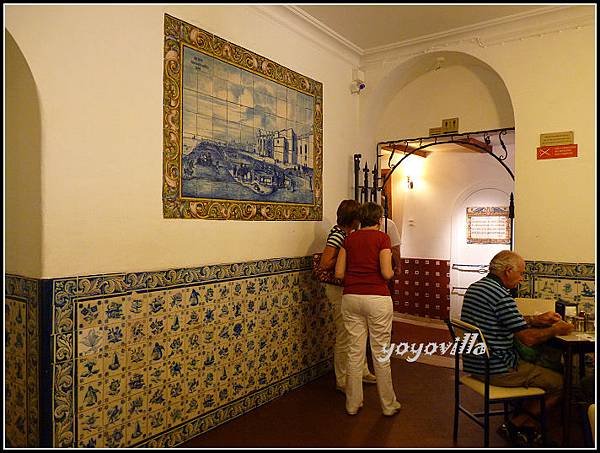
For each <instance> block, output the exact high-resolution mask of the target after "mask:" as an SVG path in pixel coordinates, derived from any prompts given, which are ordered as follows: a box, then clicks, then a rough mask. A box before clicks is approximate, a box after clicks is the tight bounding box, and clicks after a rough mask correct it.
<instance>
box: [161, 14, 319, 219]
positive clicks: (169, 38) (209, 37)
mask: <svg viewBox="0 0 600 453" xmlns="http://www.w3.org/2000/svg"><path fill="white" fill-rule="evenodd" d="M184 47H188V48H190V49H195V50H197V51H200V52H202V53H204V54H206V55H209V56H212V57H214V58H216V59H218V60H220V61H223V62H225V63H226V64H229V65H232V66H235V67H238V68H241V69H243V70H246V71H249V72H251V73H253V74H256V75H258V76H260V77H262V78H264V79H266V80H270V81H272V82H275V83H277V84H279V85H282V86H285V87H288V88H290V89H293V90H296V91H298V92H300V93H303V94H306V95H309V96H311V97H313V98H314V104H313V112H314V113H313V121H312V122H313V124H312V136H313V143H312V146H313V171H314V177H313V180H312V187H313V203H312V204H293V203H285V202H263V201H261V202H259V201H255V202H251V201H239V200H222V199H216V198H214V199H206V198H187V197H183V196H182V195H181V193H180V182H181V178H182V175H183V170H182V168H181V159H182V149H183V137H182V132H183V119H181V118H180V117H181V115H182V105H183V82H182V78H183V71H184V64H183V63H182V60H183V58H182V56H183V51H184ZM163 74H164V82H163V91H164V96H163V97H164V100H163V109H164V112H163V118H164V121H163V124H164V128H163V136H164V139H163V142H164V150H163V216H164V217H165V218H183V219H220V220H232V219H233V220H271V221H281V220H284V221H285V220H322V218H323V184H322V173H323V84H322V83H321V82H318V81H315V80H313V79H311V78H309V77H307V76H304V75H302V74H299V73H297V72H295V71H292V70H290V69H287V68H286V67H284V66H282V65H280V64H278V63H276V62H274V61H271V60H269V59H268V58H265V57H263V56H261V55H258V54H256V53H254V52H252V51H250V50H247V49H244V48H243V47H241V46H238V45H236V44H234V43H231V42H228V41H226V40H224V39H223V38H220V37H218V36H216V35H213V34H211V33H209V32H207V31H205V30H202V29H200V28H198V27H196V26H194V25H192V24H189V23H187V22H185V21H182V20H180V19H177V18H175V17H173V16H170V15H168V14H165V18H164V72H163Z"/></svg>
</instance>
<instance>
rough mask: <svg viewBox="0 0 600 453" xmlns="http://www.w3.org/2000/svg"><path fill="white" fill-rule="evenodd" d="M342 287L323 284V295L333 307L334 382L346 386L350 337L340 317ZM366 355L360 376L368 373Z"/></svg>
mask: <svg viewBox="0 0 600 453" xmlns="http://www.w3.org/2000/svg"><path fill="white" fill-rule="evenodd" d="M343 291H344V288H342V287H341V286H336V285H328V284H326V285H325V295H326V296H327V298H328V299H329V302H330V303H331V305H332V307H333V321H334V323H335V349H334V350H333V369H334V370H335V383H336V386H337V387H342V388H344V387H345V386H346V370H347V366H348V347H349V345H350V338H349V336H348V331H347V330H346V325H345V324H344V318H343V317H342V292H343ZM369 373H370V371H369V365H368V364H367V356H366V354H365V358H364V361H363V367H362V376H366V375H367V374H369Z"/></svg>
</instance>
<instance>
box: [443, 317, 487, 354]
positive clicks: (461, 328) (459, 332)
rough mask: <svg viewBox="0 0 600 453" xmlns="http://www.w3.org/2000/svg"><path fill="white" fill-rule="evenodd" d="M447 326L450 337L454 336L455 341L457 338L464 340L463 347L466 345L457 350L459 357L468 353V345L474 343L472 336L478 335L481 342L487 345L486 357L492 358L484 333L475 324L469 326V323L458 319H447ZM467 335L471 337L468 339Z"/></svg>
mask: <svg viewBox="0 0 600 453" xmlns="http://www.w3.org/2000/svg"><path fill="white" fill-rule="evenodd" d="M446 324H447V325H448V329H449V330H450V335H452V339H453V340H456V338H457V337H458V338H462V339H463V340H462V344H461V346H462V345H465V347H459V348H457V356H458V355H460V354H464V353H468V351H469V348H467V347H466V346H467V345H466V343H469V344H470V343H471V342H472V341H473V337H472V335H477V337H478V338H479V339H480V340H479V342H480V343H481V342H483V344H484V345H485V356H486V357H487V358H488V359H489V358H490V350H489V348H488V345H487V343H486V341H485V337H484V335H483V332H481V329H479V327H477V326H475V325H473V324H469V323H468V322H465V321H461V320H460V319H457V318H450V319H447V320H446ZM467 334H470V335H469V336H468V337H467Z"/></svg>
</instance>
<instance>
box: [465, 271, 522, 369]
mask: <svg viewBox="0 0 600 453" xmlns="http://www.w3.org/2000/svg"><path fill="white" fill-rule="evenodd" d="M460 319H461V320H462V321H465V322H468V323H470V324H474V325H476V326H477V327H479V329H480V330H481V332H482V333H483V335H484V337H485V340H486V343H487V346H488V348H489V350H490V374H499V373H506V372H507V371H509V369H510V368H514V367H515V365H516V364H517V360H518V355H517V351H516V350H515V349H514V347H513V340H514V333H515V332H518V331H520V330H523V329H526V328H527V322H525V319H524V318H523V315H521V313H519V310H518V309H517V304H516V303H515V300H514V299H513V298H512V297H511V295H510V293H509V291H508V289H506V288H505V287H504V285H502V280H500V278H499V277H497V276H495V275H493V274H488V275H486V276H485V277H483V278H482V279H481V280H479V281H477V282H475V283H473V284H472V285H471V286H469V288H468V289H467V291H466V293H465V297H464V300H463V306H462V311H461V314H460ZM484 357H485V355H474V354H468V355H467V354H464V355H463V369H464V370H465V371H466V372H468V373H477V374H484V373H485V361H484Z"/></svg>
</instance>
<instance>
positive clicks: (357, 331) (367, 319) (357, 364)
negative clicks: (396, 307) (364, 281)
mask: <svg viewBox="0 0 600 453" xmlns="http://www.w3.org/2000/svg"><path fill="white" fill-rule="evenodd" d="M393 315H394V311H393V304H392V298H391V297H390V296H373V295H368V296H367V295H359V294H344V296H343V297H342V316H343V317H344V324H345V325H346V330H347V331H348V335H349V349H348V371H347V376H346V410H347V411H348V412H356V411H357V410H358V409H359V407H361V406H362V403H363V388H362V363H363V360H364V358H365V352H366V348H367V335H368V336H369V341H370V343H371V355H372V357H373V367H374V369H375V376H376V377H377V392H378V393H379V400H380V402H381V408H382V410H383V411H384V412H385V411H392V410H393V409H394V404H395V403H396V401H397V400H396V394H395V393H394V387H393V385H392V370H391V368H390V361H389V358H388V360H386V361H383V362H381V361H380V360H378V358H381V357H382V351H383V348H384V347H385V348H386V349H389V348H390V341H391V337H392V318H393Z"/></svg>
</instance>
